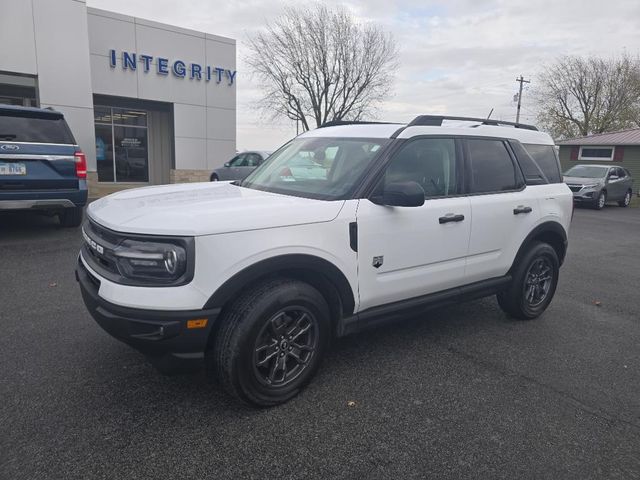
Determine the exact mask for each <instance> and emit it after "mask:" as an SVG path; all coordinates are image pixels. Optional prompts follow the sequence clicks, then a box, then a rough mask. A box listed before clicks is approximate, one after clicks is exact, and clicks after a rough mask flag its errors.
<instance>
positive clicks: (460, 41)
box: [87, 0, 640, 150]
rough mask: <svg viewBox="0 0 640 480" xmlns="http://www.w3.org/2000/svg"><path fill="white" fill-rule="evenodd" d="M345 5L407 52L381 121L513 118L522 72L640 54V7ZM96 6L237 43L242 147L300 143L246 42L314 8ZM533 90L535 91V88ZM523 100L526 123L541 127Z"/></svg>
mask: <svg viewBox="0 0 640 480" xmlns="http://www.w3.org/2000/svg"><path fill="white" fill-rule="evenodd" d="M324 3H326V4H327V5H336V4H340V5H342V6H344V7H346V8H347V9H349V11H351V12H352V13H353V15H354V16H355V17H356V18H357V20H358V21H361V22H375V23H378V24H380V25H382V26H383V28H384V29H386V30H387V31H390V32H392V33H393V34H394V36H395V39H396V41H397V44H398V47H399V50H400V66H399V68H398V70H397V73H396V78H395V83H394V89H393V95H392V96H391V97H390V98H389V99H388V100H387V101H386V102H384V103H383V104H382V105H381V106H380V109H379V113H378V115H377V116H378V118H377V119H378V120H389V121H409V120H410V119H412V118H413V117H414V116H416V115H418V114H421V113H446V114H451V115H466V116H483V117H484V116H486V115H487V114H488V113H489V111H490V110H491V108H494V112H493V115H492V117H493V118H499V119H502V120H514V119H515V114H516V104H515V103H514V101H513V96H514V94H515V93H517V88H518V84H517V83H516V81H515V79H516V77H517V76H519V75H520V74H522V75H524V76H525V78H529V79H531V80H532V82H533V83H532V85H535V81H536V77H537V76H538V75H539V74H540V70H541V67H542V65H544V64H545V63H547V62H550V61H553V59H554V58H556V57H557V56H559V55H564V54H579V55H589V54H594V55H605V56H609V55H616V54H620V53H622V52H623V51H626V52H628V53H631V54H634V55H636V54H638V53H639V52H640V23H639V20H640V1H639V0H608V1H602V0H527V1H517V0H481V1H478V0H475V1H473V0H448V1H440V2H431V1H426V0H420V1H417V0H405V1H394V0H353V1H349V2H335V1H333V0H332V1H328V2H324ZM87 4H88V5H89V6H92V7H97V8H103V9H106V10H112V11H116V12H120V13H124V14H127V15H134V16H138V17H142V18H147V19H150V20H156V21H159V22H163V23H169V24H172V25H177V26H180V27H184V28H191V29H194V30H199V31H204V32H208V33H213V34H217V35H223V36H226V37H231V38H234V39H236V40H237V70H238V77H237V82H238V84H237V85H238V88H237V95H238V98H237V101H238V104H237V108H238V112H237V114H238V118H237V122H238V125H237V131H238V133H237V135H238V136H237V146H238V149H239V150H243V149H265V150H272V149H275V148H276V147H278V146H279V145H280V144H282V143H283V142H285V141H286V140H288V139H290V138H291V137H293V136H295V124H294V123H293V122H291V121H287V120H282V121H279V122H272V121H269V120H266V119H264V118H260V116H259V115H258V114H257V112H256V111H255V110H254V109H253V108H252V105H254V104H255V101H256V99H258V98H259V97H260V91H259V89H258V88H257V86H256V85H255V83H254V82H252V80H251V77H250V72H248V71H246V68H245V63H244V57H245V56H246V50H245V47H244V46H245V40H246V39H247V37H248V36H250V35H252V33H254V32H255V31H257V30H258V29H261V28H263V27H264V25H265V24H266V23H267V22H269V21H270V20H272V19H274V18H276V17H277V16H278V15H279V14H280V13H281V12H282V9H283V7H284V6H286V5H296V4H301V5H305V4H307V5H308V1H290V2H280V1H268V0H265V1H260V0H227V1H221V0H87ZM529 88H531V87H529ZM533 113H534V112H533V108H532V106H531V104H529V103H528V98H527V92H526V91H525V93H524V95H523V110H522V119H521V121H523V122H527V121H529V122H533V120H534V115H533Z"/></svg>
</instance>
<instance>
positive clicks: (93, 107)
mask: <svg viewBox="0 0 640 480" xmlns="http://www.w3.org/2000/svg"><path fill="white" fill-rule="evenodd" d="M2 7H3V9H2V10H3V14H2V15H1V16H0V45H2V48H0V103H11V104H17V105H25V106H40V107H52V108H54V109H55V110H59V111H61V112H63V113H64V115H65V118H66V119H67V122H68V123H69V126H70V127H71V130H72V131H73V134H74V136H75V138H76V140H77V142H78V144H79V145H80V147H81V148H82V150H83V151H84V152H85V153H86V154H87V162H88V165H89V188H90V195H91V196H100V195H103V194H106V193H109V192H112V191H116V190H120V189H123V188H130V187H135V186H142V185H153V184H162V183H173V182H182V181H197V180H207V179H208V176H209V173H210V172H211V170H212V169H214V168H216V167H219V166H221V165H222V164H224V162H226V161H227V160H229V159H230V158H231V157H233V155H234V154H235V150H236V82H237V73H236V68H235V66H236V44H235V40H232V39H229V38H225V37H220V36H217V35H212V34H208V33H202V32H196V31H193V30H187V29H183V28H179V27H174V26H170V25H164V24H160V23H157V22H151V21H148V20H144V19H140V18H134V17H130V16H125V15H120V14H117V13H113V12H108V11H105V10H98V9H94V8H89V7H87V5H86V3H85V1H83V0H2Z"/></svg>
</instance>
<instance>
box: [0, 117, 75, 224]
mask: <svg viewBox="0 0 640 480" xmlns="http://www.w3.org/2000/svg"><path fill="white" fill-rule="evenodd" d="M86 203H87V159H86V157H85V155H84V153H82V151H81V150H80V148H78V145H76V141H75V140H74V138H73V135H72V134H71V130H70V129H69V126H68V125H67V122H66V121H65V120H64V116H63V115H62V113H60V112H57V111H55V110H51V109H48V108H27V107H14V106H9V105H0V210H27V209H28V210H42V211H46V212H48V213H51V214H57V215H58V218H59V219H60V223H61V224H62V225H63V226H64V227H77V226H79V225H80V223H82V208H83V207H84V206H85V205H86Z"/></svg>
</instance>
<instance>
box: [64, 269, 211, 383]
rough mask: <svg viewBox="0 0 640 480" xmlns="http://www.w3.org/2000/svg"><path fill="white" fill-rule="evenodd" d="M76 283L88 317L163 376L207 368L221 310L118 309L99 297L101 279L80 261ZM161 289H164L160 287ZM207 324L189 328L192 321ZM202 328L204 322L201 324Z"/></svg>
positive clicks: (120, 307)
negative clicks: (206, 356) (207, 354)
mask: <svg viewBox="0 0 640 480" xmlns="http://www.w3.org/2000/svg"><path fill="white" fill-rule="evenodd" d="M76 279H77V280H78V283H79V284H80V291H81V293H82V299H83V300H84V304H85V305H86V307H87V309H88V310H89V313H91V316H93V318H94V319H95V321H96V322H97V323H98V325H100V326H101V327H102V328H103V329H104V330H105V331H106V332H107V333H109V334H110V335H112V336H113V337H115V338H117V339H118V340H121V341H123V342H125V343H127V344H129V345H131V346H132V347H133V348H135V349H136V350H138V351H140V352H142V353H143V354H145V355H147V356H148V357H149V360H151V362H152V363H153V364H154V366H156V367H157V368H158V370H160V371H161V372H163V373H177V372H182V371H189V370H194V369H198V368H200V367H202V366H203V365H204V354H205V351H206V348H207V343H208V339H209V334H210V332H211V329H212V327H213V324H214V323H215V321H216V319H217V317H218V316H219V314H220V309H219V308H215V309H211V310H188V311H184V310H181V311H160V310H142V309H138V308H127V307H122V306H120V305H115V304H113V303H111V302H108V301H106V300H104V299H103V298H101V297H100V296H99V295H98V290H99V288H100V279H99V278H97V277H96V276H94V275H93V274H92V273H91V272H89V270H88V269H87V268H86V267H85V266H84V264H83V263H82V260H81V259H80V258H78V264H77V266H76ZM158 288H162V287H158ZM205 319H206V320H207V322H206V326H205V327H203V328H188V326H187V322H188V321H189V320H205ZM199 323H200V324H202V322H199Z"/></svg>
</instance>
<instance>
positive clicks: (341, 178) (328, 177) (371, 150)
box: [241, 137, 389, 200]
mask: <svg viewBox="0 0 640 480" xmlns="http://www.w3.org/2000/svg"><path fill="white" fill-rule="evenodd" d="M388 141H389V139H381V138H376V139H363V138H323V137H322V138H297V139H295V140H292V141H291V142H289V143H288V144H286V145H285V146H284V147H282V148H281V149H280V150H278V151H277V152H276V153H274V154H273V155H272V156H270V157H269V159H268V160H267V161H266V162H265V163H264V164H262V166H261V167H259V168H258V169H256V170H255V171H254V172H253V173H252V174H251V175H249V176H248V177H247V178H246V179H245V180H243V181H242V183H241V185H242V186H243V187H247V188H254V189H256V190H265V191H268V192H275V193H283V194H286V195H296V196H300V197H307V198H317V199H321V200H338V199H341V198H344V197H345V196H346V195H347V194H348V193H349V192H350V191H351V190H352V189H353V187H354V185H355V184H356V182H357V180H358V179H359V178H360V177H361V176H362V174H363V173H364V172H365V170H366V169H367V167H368V166H369V165H371V161H372V160H373V158H374V157H375V156H376V154H377V153H378V152H379V151H380V150H381V149H382V147H383V146H384V145H385V144H386V143H387V142H388Z"/></svg>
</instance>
